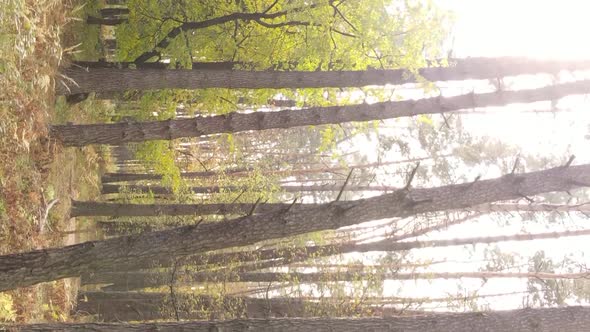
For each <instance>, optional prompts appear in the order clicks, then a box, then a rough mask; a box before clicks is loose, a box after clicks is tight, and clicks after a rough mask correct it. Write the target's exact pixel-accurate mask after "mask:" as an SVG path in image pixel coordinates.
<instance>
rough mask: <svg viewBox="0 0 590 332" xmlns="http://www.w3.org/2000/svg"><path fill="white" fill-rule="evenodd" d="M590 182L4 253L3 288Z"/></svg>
mask: <svg viewBox="0 0 590 332" xmlns="http://www.w3.org/2000/svg"><path fill="white" fill-rule="evenodd" d="M588 184H590V165H582V166H562V167H556V168H552V169H548V170H544V171H538V172H530V173H524V174H509V175H505V176H502V177H500V178H497V179H490V180H480V181H475V182H470V183H464V184H458V185H447V186H442V187H435V188H415V189H414V188H410V187H408V188H406V189H402V190H398V191H396V192H394V193H391V194H386V195H381V196H377V197H371V198H366V199H361V200H356V201H344V202H333V203H329V204H324V205H322V206H321V207H317V208H310V209H297V208H293V209H290V210H289V211H280V212H275V213H267V214H262V215H250V216H245V217H241V218H237V219H233V220H226V221H222V222H218V223H210V224H202V225H199V224H196V225H191V226H185V227H179V228H176V229H171V230H164V231H159V232H152V233H144V234H139V235H131V236H124V237H119V238H113V239H108V240H103V241H92V242H86V243H80V244H76V245H70V246H66V247H63V248H51V249H42V250H36V251H31V252H25V253H19V254H11V255H5V256H0V291H4V290H8V289H13V288H16V287H24V286H30V285H33V284H36V283H40V282H43V281H50V280H55V279H60V278H66V277H72V276H79V275H80V274H82V273H91V272H95V273H99V272H104V271H113V270H114V269H116V268H117V266H125V265H128V264H132V263H133V262H135V261H138V260H142V259H148V258H149V259H159V258H162V257H184V256H188V255H191V254H198V253H202V252H206V251H211V250H217V249H222V248H230V247H235V246H245V245H250V244H254V243H256V242H259V241H262V240H269V239H276V238H283V237H287V236H294V235H299V234H304V233H309V232H315V231H320V230H327V229H336V228H340V227H344V226H350V225H354V224H359V223H361V222H365V221H371V220H379V219H383V218H394V217H408V216H411V215H416V214H420V213H426V212H435V211H444V210H458V209H464V208H468V207H471V206H475V205H479V204H484V203H489V202H493V201H500V200H510V199H518V198H522V197H523V196H527V197H530V196H534V195H536V194H540V193H545V192H553V191H566V190H571V189H573V188H577V187H581V186H587V185H588Z"/></svg>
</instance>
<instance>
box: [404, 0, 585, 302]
mask: <svg viewBox="0 0 590 332" xmlns="http://www.w3.org/2000/svg"><path fill="white" fill-rule="evenodd" d="M436 2H437V3H439V4H441V5H443V6H444V7H446V8H451V9H452V10H453V11H454V12H455V14H456V25H455V28H454V30H453V37H454V38H453V56H455V57H469V56H486V57H497V56H527V57H535V58H553V59H583V58H585V59H588V58H590V43H588V42H586V38H587V33H588V31H590V19H589V14H590V1H583V0H577V1H575V0H560V1H549V0H536V1H535V0H494V1H491V0H464V1H461V0H438V1H436ZM542 80H543V78H541V77H539V78H538V79H537V81H542ZM534 81H535V78H533V79H532V80H531V82H534ZM466 88H470V87H466ZM587 99H588V98H587V97H586V96H577V97H572V98H568V99H567V100H563V101H561V102H560V103H559V104H558V107H559V108H561V109H568V110H573V112H560V113H558V114H552V113H542V114H534V113H521V112H518V109H521V110H522V109H525V110H538V109H546V108H548V107H550V105H549V103H537V104H535V105H521V106H515V107H511V108H512V109H509V110H504V111H503V112H490V114H479V115H469V116H467V117H465V122H464V124H465V125H466V127H467V128H469V129H470V130H472V131H473V132H477V133H480V134H482V135H490V136H495V137H498V138H500V139H502V140H504V141H506V142H509V143H512V144H516V145H519V146H521V147H522V149H524V150H525V151H527V152H529V153H531V152H536V153H539V154H545V155H564V156H567V155H568V154H570V153H574V154H576V156H577V159H576V163H581V162H588V161H590V154H589V153H588V151H587V144H588V141H587V140H585V139H584V136H585V135H586V134H587V133H588V123H590V111H589V110H588V108H590V103H589V102H588V100H587ZM490 111H491V110H490ZM577 222H580V220H577ZM512 223H513V225H514V226H513V227H509V229H499V227H498V226H495V224H494V223H492V222H490V223H489V224H490V226H491V227H490V228H489V229H487V230H483V229H482V223H478V224H473V225H472V226H466V227H461V228H462V229H461V231H460V233H463V234H465V235H466V236H468V235H470V234H473V235H475V234H480V235H482V231H483V232H485V233H487V234H490V233H498V231H500V232H502V233H504V234H507V233H515V232H518V230H519V221H518V220H513V221H512ZM540 226H541V225H540ZM457 230H458V229H457ZM527 230H528V231H533V232H534V231H542V229H541V228H538V229H536V230H531V229H527ZM446 235H447V236H452V235H455V236H457V235H458V234H457V233H456V232H455V233H452V232H446ZM490 235H491V234H490ZM459 236H461V235H459ZM437 237H438V236H437ZM565 241H567V245H564V243H565ZM587 243H588V239H587V238H576V239H572V238H568V239H565V240H547V241H537V242H534V243H533V242H525V243H523V242H520V243H519V242H512V243H503V244H501V248H502V250H505V251H515V252H519V253H521V254H522V255H527V254H532V253H534V252H535V251H536V250H543V249H544V250H546V252H547V251H548V252H549V253H552V254H553V255H554V257H555V258H556V259H557V260H559V259H561V258H563V256H564V255H566V254H567V253H569V252H578V253H579V252H581V251H587V249H588V245H587ZM478 247H480V249H481V248H483V247H484V246H478ZM547 249H551V250H547ZM457 250H459V248H455V249H454V250H453V249H451V248H449V249H445V250H426V251H422V250H421V251H420V255H421V256H422V255H426V256H431V257H433V259H435V260H436V259H439V258H441V257H445V256H449V255H451V256H452V255H453V254H456V253H457ZM463 250H465V249H463ZM460 268H461V267H458V269H460ZM463 268H465V266H463ZM463 282H464V285H465V286H468V285H471V287H475V288H477V287H478V285H479V283H480V281H477V280H473V279H471V280H470V281H469V280H464V281H463ZM524 282H525V281H524V280H520V281H519V280H499V281H494V282H492V283H490V284H488V285H486V289H487V291H485V292H484V293H501V292H505V291H509V290H514V288H513V287H517V286H518V285H519V284H520V285H523V283H524ZM414 285H415V286H416V287H412V288H413V290H414V291H419V290H420V289H421V286H424V282H417V283H415V284H414ZM453 285H454V284H453V283H452V282H450V283H449V282H440V281H437V282H436V286H437V287H436V288H439V289H440V290H443V289H446V290H447V291H450V292H451V291H452V290H453ZM431 289H432V288H431ZM410 291H411V290H410ZM404 293H406V292H404ZM406 294H407V293H406ZM491 302H495V303H494V305H493V307H497V308H498V307H499V308H506V307H517V306H519V305H520V304H521V303H520V299H519V298H518V297H511V298H502V299H495V300H493V299H492V300H491Z"/></svg>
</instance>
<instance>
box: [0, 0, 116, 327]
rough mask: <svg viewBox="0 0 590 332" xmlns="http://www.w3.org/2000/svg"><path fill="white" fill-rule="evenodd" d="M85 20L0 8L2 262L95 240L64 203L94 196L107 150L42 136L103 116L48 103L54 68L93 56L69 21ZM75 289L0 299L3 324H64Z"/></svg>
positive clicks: (99, 106) (62, 10) (60, 4)
mask: <svg viewBox="0 0 590 332" xmlns="http://www.w3.org/2000/svg"><path fill="white" fill-rule="evenodd" d="M85 10H86V9H85V6H81V5H79V4H78V3H77V2H76V1H73V0H72V1H69V0H2V1H0V118H1V121H0V254H9V253H17V252H23V251H29V250H33V249H39V248H48V247H55V246H62V245H67V244H73V243H76V242H80V241H84V240H87V239H91V238H94V237H95V236H96V234H93V233H95V231H94V230H93V228H92V226H91V225H89V224H87V222H86V221H85V220H73V219H70V217H69V208H70V200H71V199H81V200H84V199H92V198H94V197H96V196H97V195H98V193H99V181H100V180H99V179H100V177H99V174H101V172H103V171H104V169H106V168H107V167H108V164H109V158H108V155H109V154H108V149H105V148H101V147H88V148H78V149H73V148H70V149H63V148H61V147H60V146H59V145H58V144H55V142H53V141H52V140H51V139H50V138H49V135H48V134H49V125H50V124H55V123H65V122H74V123H88V122H96V121H101V120H103V119H104V117H105V114H106V113H108V112H109V108H108V106H105V105H104V104H103V103H102V102H97V101H94V100H92V99H88V100H86V101H84V102H82V103H78V104H75V105H68V104H67V103H66V102H65V100H64V98H63V97H59V98H57V97H56V96H55V95H54V89H55V86H56V84H61V83H60V81H61V80H67V78H66V77H63V76H61V75H60V74H59V73H58V68H59V67H60V66H63V65H64V64H66V63H67V61H68V58H72V57H74V56H77V55H75V54H76V53H83V52H88V50H93V49H96V41H93V40H92V38H93V37H92V36H90V37H89V36H88V35H84V34H89V35H91V33H88V31H83V30H81V29H80V27H81V26H83V25H85V24H82V23H83V22H82V21H81V20H80V19H79V18H76V17H82V16H81V15H83V12H84V11H85ZM74 32H76V33H74ZM85 38H86V39H88V38H90V40H86V41H85V40H84V39H85ZM80 43H82V44H80ZM93 43H94V45H93ZM54 202H55V204H52V203H54ZM80 231H84V232H80ZM76 287H77V286H76V282H75V280H74V279H64V280H59V281H55V282H51V283H45V284H40V285H36V286H32V287H27V288H22V289H18V290H14V291H9V292H4V293H0V322H2V321H3V320H4V321H17V322H21V323H31V322H45V321H65V320H67V319H69V315H70V312H71V309H72V306H73V304H74V303H75V300H76V298H75V294H76Z"/></svg>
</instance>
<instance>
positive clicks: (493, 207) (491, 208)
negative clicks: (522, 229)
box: [474, 203, 590, 213]
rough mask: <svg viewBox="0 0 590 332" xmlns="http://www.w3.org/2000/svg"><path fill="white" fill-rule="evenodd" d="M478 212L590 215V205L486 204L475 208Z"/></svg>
mask: <svg viewBox="0 0 590 332" xmlns="http://www.w3.org/2000/svg"><path fill="white" fill-rule="evenodd" d="M474 210H476V211H480V212H485V213H492V212H561V213H575V212H579V213H590V204H588V203H582V204H543V203H541V204H517V203H502V204H484V205H480V206H477V207H475V208H474Z"/></svg>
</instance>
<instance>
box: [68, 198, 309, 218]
mask: <svg viewBox="0 0 590 332" xmlns="http://www.w3.org/2000/svg"><path fill="white" fill-rule="evenodd" d="M296 205H297V206H298V207H299V206H301V207H312V206H317V204H303V205H302V204H296ZM291 206H292V204H288V203H285V204H283V203H263V204H258V205H256V206H255V204H247V203H233V204H126V203H103V202H81V201H72V210H71V212H70V216H71V217H80V216H111V217H133V216H136V217H148V216H188V215H212V214H218V215H231V214H247V213H250V212H253V213H269V212H277V211H281V210H283V211H284V210H287V209H289V207H291Z"/></svg>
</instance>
